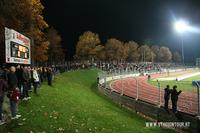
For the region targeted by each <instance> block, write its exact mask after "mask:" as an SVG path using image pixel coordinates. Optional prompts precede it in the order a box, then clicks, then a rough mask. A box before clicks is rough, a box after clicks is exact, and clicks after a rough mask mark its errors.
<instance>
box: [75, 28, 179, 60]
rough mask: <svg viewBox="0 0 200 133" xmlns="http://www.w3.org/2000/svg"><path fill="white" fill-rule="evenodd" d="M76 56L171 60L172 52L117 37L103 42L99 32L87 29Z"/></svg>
mask: <svg viewBox="0 0 200 133" xmlns="http://www.w3.org/2000/svg"><path fill="white" fill-rule="evenodd" d="M174 55H175V56H176V57H175V58H174V59H175V60H176V61H177V62H178V61H180V58H179V57H180V54H179V53H178V52H176V53H175V54H174ZM74 57H75V59H79V60H91V59H95V60H99V61H127V62H171V61H172V52H171V51H170V49H169V48H167V47H160V46H158V45H151V46H150V45H148V44H143V45H139V44H138V43H136V42H135V41H129V42H122V41H120V40H119V39H116V38H110V39H108V40H107V42H106V43H105V44H102V43H101V41H100V38H99V35H98V34H97V33H93V32H91V31H87V32H84V33H83V34H82V35H81V36H80V37H79V41H78V43H77V46H76V54H75V56H74Z"/></svg>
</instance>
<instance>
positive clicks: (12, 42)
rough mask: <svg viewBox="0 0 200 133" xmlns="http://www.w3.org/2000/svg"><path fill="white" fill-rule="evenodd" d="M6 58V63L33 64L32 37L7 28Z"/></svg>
mask: <svg viewBox="0 0 200 133" xmlns="http://www.w3.org/2000/svg"><path fill="white" fill-rule="evenodd" d="M5 58H6V63H18V64H31V55H30V39H29V38H27V37H26V36H24V35H22V34H20V33H19V32H17V31H15V30H13V29H8V28H5Z"/></svg>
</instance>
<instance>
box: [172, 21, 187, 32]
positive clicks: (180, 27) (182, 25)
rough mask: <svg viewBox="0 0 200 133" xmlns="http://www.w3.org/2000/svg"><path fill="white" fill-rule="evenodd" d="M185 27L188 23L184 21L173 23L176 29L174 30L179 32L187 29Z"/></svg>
mask: <svg viewBox="0 0 200 133" xmlns="http://www.w3.org/2000/svg"><path fill="white" fill-rule="evenodd" d="M187 28H188V25H187V23H186V22H184V21H177V22H176V23H175V29H176V31H178V32H180V33H183V32H185V31H186V30H187Z"/></svg>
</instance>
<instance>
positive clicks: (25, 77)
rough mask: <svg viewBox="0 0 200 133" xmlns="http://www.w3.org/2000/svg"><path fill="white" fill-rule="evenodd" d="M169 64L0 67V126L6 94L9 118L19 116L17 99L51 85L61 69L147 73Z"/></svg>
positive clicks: (26, 98) (81, 64) (87, 63)
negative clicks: (96, 69) (43, 86)
mask: <svg viewBox="0 0 200 133" xmlns="http://www.w3.org/2000/svg"><path fill="white" fill-rule="evenodd" d="M167 67H170V65H169V64H155V63H148V62H147V63H117V62H112V63H110V62H109V63H105V62H98V63H90V62H84V63H83V62H82V63H80V62H68V63H66V64H65V65H60V66H51V67H30V66H20V65H18V66H16V67H14V66H11V67H9V68H6V67H4V68H0V125H1V124H4V123H5V121H4V117H3V103H4V98H5V97H7V98H8V99H9V103H10V112H11V119H18V118H19V117H21V115H19V114H18V113H17V110H18V109H17V105H18V103H19V101H27V100H30V99H31V97H30V95H29V93H30V92H33V93H34V94H36V95H38V88H40V86H41V85H42V84H41V83H42V82H44V81H47V83H48V85H49V86H52V80H53V77H54V75H55V74H57V73H60V72H61V73H62V72H65V71H74V70H79V69H88V68H98V69H101V70H102V71H105V72H107V73H114V72H130V71H134V72H140V73H142V72H148V71H161V70H162V69H163V68H167Z"/></svg>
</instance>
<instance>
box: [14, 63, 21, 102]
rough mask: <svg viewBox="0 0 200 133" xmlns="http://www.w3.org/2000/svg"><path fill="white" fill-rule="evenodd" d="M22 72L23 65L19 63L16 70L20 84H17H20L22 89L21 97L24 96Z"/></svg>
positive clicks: (19, 86)
mask: <svg viewBox="0 0 200 133" xmlns="http://www.w3.org/2000/svg"><path fill="white" fill-rule="evenodd" d="M22 72H23V70H22V66H20V65H18V66H17V67H16V72H15V73H16V76H17V80H18V85H17V86H18V88H19V90H20V94H21V96H20V98H23V84H22Z"/></svg>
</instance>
